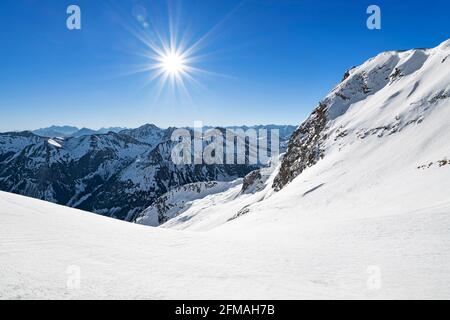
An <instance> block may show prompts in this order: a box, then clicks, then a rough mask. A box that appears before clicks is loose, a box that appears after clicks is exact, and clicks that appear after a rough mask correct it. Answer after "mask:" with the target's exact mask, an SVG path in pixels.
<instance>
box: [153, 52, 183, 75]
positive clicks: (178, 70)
mask: <svg viewBox="0 0 450 320" xmlns="http://www.w3.org/2000/svg"><path fill="white" fill-rule="evenodd" d="M159 60H160V61H161V64H160V67H161V68H162V70H164V72H165V73H166V74H168V75H172V76H179V75H181V74H183V73H184V72H185V71H186V69H187V64H186V63H187V62H186V59H184V57H183V55H182V54H178V53H176V52H169V53H166V54H163V55H162V56H161V57H160V59H159Z"/></svg>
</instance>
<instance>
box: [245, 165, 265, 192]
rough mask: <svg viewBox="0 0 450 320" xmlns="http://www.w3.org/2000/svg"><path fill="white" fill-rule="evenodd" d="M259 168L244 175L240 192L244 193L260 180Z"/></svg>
mask: <svg viewBox="0 0 450 320" xmlns="http://www.w3.org/2000/svg"><path fill="white" fill-rule="evenodd" d="M261 178H262V176H261V170H255V171H252V172H250V173H249V174H248V175H246V176H245V178H244V182H243V184H242V191H241V192H242V193H246V192H247V190H249V188H250V187H251V186H253V185H255V183H257V182H258V181H259V180H261Z"/></svg>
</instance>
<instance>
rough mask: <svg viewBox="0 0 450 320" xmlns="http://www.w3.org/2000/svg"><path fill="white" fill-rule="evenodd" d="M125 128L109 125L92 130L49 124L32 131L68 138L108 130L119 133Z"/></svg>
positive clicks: (48, 136)
mask: <svg viewBox="0 0 450 320" xmlns="http://www.w3.org/2000/svg"><path fill="white" fill-rule="evenodd" d="M122 130H125V128H120V127H111V128H101V129H99V130H92V129H89V128H82V129H78V128H77V127H72V126H51V127H48V128H42V129H37V130H34V131H33V133H34V134H36V135H38V136H41V137H47V138H68V137H81V136H85V135H91V134H106V133H108V132H115V133H119V132H120V131H122Z"/></svg>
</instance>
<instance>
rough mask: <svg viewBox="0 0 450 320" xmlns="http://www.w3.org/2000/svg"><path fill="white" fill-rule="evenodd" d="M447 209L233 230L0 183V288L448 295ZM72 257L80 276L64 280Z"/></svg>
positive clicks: (26, 295) (55, 293) (112, 293)
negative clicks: (109, 214)
mask: <svg viewBox="0 0 450 320" xmlns="http://www.w3.org/2000/svg"><path fill="white" fill-rule="evenodd" d="M271 213H272V214H273V212H271ZM284 213H286V212H284ZM449 213H450V204H448V203H447V204H442V205H441V206H440V207H439V206H437V207H435V208H424V209H422V210H416V211H412V212H406V213H405V214H402V215H386V216H375V217H369V218H363V217H360V218H354V219H329V220H323V219H320V220H319V219H307V220H305V221H304V220H303V219H300V218H299V217H297V218H296V217H295V214H294V212H291V213H290V214H288V216H287V217H288V218H287V219H284V218H283V219H281V217H280V212H276V213H275V216H271V220H272V221H267V220H265V219H263V217H261V219H262V220H263V221H264V223H262V221H261V220H259V221H257V223H255V222H252V224H251V225H252V226H253V227H252V228H248V227H249V226H250V224H248V223H243V224H238V223H237V222H236V223H235V224H236V226H240V227H244V226H246V227H247V228H242V229H240V228H238V229H239V230H240V231H237V230H221V231H220V232H209V233H202V232H200V233H190V232H180V231H172V230H167V229H161V228H150V227H145V226H140V225H137V224H131V223H126V222H122V221H118V220H114V219H110V218H106V217H101V216H98V215H95V214H90V213H86V212H82V211H78V210H75V209H70V208H66V207H60V206H57V205H54V204H50V203H46V202H41V201H39V200H34V199H28V198H23V197H21V196H17V195H12V194H7V193H0V298H1V299H17V298H19V299H37V298H40V299H86V298H87V299H117V298H123V299H133V298H139V299H168V298H170V299H219V298H222V299H290V298H307V299H315V298H350V299H353V298H368V299H371V298H395V299H397V298H446V299H448V298H449V297H450V277H449V275H448V264H449V261H450V250H449V249H450V248H449V239H448V234H449V226H450V214H449ZM265 216H266V218H267V216H270V215H269V214H267V215H265ZM303 216H304V215H303ZM243 219H245V217H244V218H243ZM230 226H231V225H230ZM217 230H219V229H217ZM241 231H242V232H241ZM74 266H75V268H79V270H80V276H81V278H80V284H79V287H70V286H68V285H67V284H68V281H69V280H70V277H71V275H70V274H68V273H67V272H68V271H69V272H70V271H71V270H73V268H74ZM373 266H376V267H377V268H379V270H380V271H381V287H380V288H379V289H376V290H374V289H373V287H371V286H368V285H367V282H368V281H369V280H370V276H371V274H370V273H368V272H370V271H371V270H372V269H371V268H373Z"/></svg>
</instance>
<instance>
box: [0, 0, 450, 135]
mask: <svg viewBox="0 0 450 320" xmlns="http://www.w3.org/2000/svg"><path fill="white" fill-rule="evenodd" d="M71 4H77V5H79V6H80V8H81V13H82V16H81V19H82V29H81V30H75V31H69V30H68V29H67V28H66V19H67V17H68V15H67V14H66V9H67V7H68V6H69V5H71ZM371 4H377V5H379V6H380V7H381V10H382V29H381V30H372V31H371V30H368V29H367V28H366V19H367V17H368V15H367V14H366V9H367V7H368V6H369V5H371ZM168 8H170V9H171V10H170V12H171V15H170V16H171V17H172V21H176V22H177V25H178V29H177V30H178V32H177V35H178V36H180V35H181V34H184V35H185V36H186V39H187V43H188V44H189V43H194V42H195V41H196V40H197V39H199V38H201V37H202V36H203V35H205V34H208V36H207V37H206V38H205V41H203V42H202V46H201V48H199V51H198V55H199V56H201V57H200V58H201V59H200V58H199V59H198V61H196V62H195V66H196V67H198V68H201V69H204V70H207V71H208V72H210V73H208V74H203V73H202V74H197V75H194V78H195V79H196V80H197V81H198V82H199V84H200V85H198V84H195V85H194V84H188V85H187V89H188V93H189V96H187V95H186V94H185V93H182V92H181V90H179V89H176V90H175V92H172V91H170V90H169V89H168V88H165V89H164V90H163V92H162V94H161V95H159V96H158V97H157V95H156V91H157V90H156V87H157V82H156V81H153V82H149V81H148V80H149V78H150V77H151V74H150V73H149V72H144V73H137V74H133V73H132V71H133V70H135V69H136V67H137V66H142V65H146V64H149V63H150V60H149V58H148V57H146V56H145V55H142V53H145V52H147V51H148V47H147V46H146V45H145V44H144V42H142V41H141V40H139V37H136V35H137V34H139V35H144V38H147V37H150V38H152V37H155V33H154V32H153V31H152V28H153V27H156V28H158V30H159V32H160V33H161V34H163V35H164V34H167V30H168V25H169V23H168V21H169V19H168V17H169V13H168V12H169V10H168ZM449 14H450V3H449V1H444V0H442V1H440V0H436V1H432V0H430V1H392V0H391V1H374V2H369V1H327V0H322V1H307V0H244V1H241V0H180V1H170V2H169V3H168V1H165V0H156V1H152V0H117V1H114V0H70V1H65V0H2V1H0V26H1V28H0V39H1V51H0V70H1V71H0V114H1V117H0V131H9V130H24V129H36V128H39V127H45V126H49V125H52V124H59V125H61V124H71V125H77V126H80V127H82V126H85V127H91V128H99V127H104V126H127V127H136V126H139V125H141V124H143V123H155V124H156V125H159V126H161V127H167V126H192V125H193V124H194V121H195V120H200V121H203V122H204V123H205V124H209V125H239V124H267V123H277V124H298V123H300V122H301V121H302V120H303V119H304V118H305V117H306V116H307V115H308V114H309V113H310V111H311V110H312V109H313V108H314V107H315V106H316V104H317V103H318V102H319V101H320V100H321V99H322V98H323V97H324V96H325V95H326V94H327V93H328V92H329V91H330V89H332V88H333V87H334V85H336V84H337V83H338V82H339V81H340V80H341V78H342V75H343V74H344V72H345V71H346V70H347V69H348V68H349V67H351V66H354V65H358V64H360V63H362V62H364V61H365V60H367V59H368V58H370V57H372V56H374V55H376V54H377V53H379V52H381V51H385V50H393V49H407V48H414V47H434V46H436V45H438V44H439V43H440V42H442V41H444V40H446V39H448V38H450V23H449V19H448V16H449ZM138 15H140V16H143V17H145V21H146V22H147V23H149V26H150V27H149V28H147V29H145V28H143V27H142V21H143V20H142V19H141V20H140V22H139V21H138V19H137V17H138Z"/></svg>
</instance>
